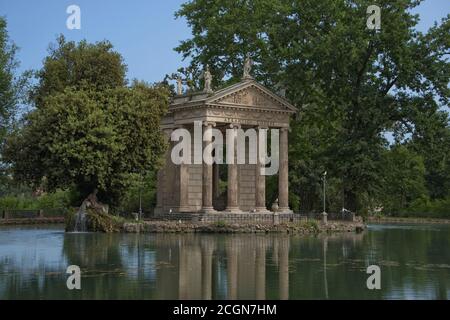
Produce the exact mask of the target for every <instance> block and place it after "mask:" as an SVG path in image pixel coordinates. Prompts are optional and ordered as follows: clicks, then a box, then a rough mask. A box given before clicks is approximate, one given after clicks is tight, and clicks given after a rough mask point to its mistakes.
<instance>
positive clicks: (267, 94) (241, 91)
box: [206, 80, 297, 113]
mask: <svg viewBox="0 0 450 320" xmlns="http://www.w3.org/2000/svg"><path fill="white" fill-rule="evenodd" d="M206 103H208V104H220V105H226V106H236V107H251V108H263V109H274V110H277V111H287V112H291V113H292V112H296V111H297V109H296V108H295V107H294V106H293V105H292V104H290V103H289V102H288V101H287V100H286V99H284V98H283V97H280V96H279V95H277V94H275V93H273V92H271V91H270V90H268V89H267V88H265V87H264V86H262V85H260V84H259V83H257V82H255V81H253V80H247V81H243V82H239V83H237V84H235V85H232V86H230V87H227V88H224V89H222V90H220V91H217V92H215V93H214V94H213V95H212V96H210V97H208V99H207V101H206Z"/></svg>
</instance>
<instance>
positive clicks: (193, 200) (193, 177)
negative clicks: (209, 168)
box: [188, 164, 203, 211]
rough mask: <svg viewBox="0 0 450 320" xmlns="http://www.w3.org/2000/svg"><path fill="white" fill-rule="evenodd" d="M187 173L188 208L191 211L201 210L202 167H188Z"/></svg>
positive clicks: (196, 165)
mask: <svg viewBox="0 0 450 320" xmlns="http://www.w3.org/2000/svg"><path fill="white" fill-rule="evenodd" d="M188 171H189V182H188V198H189V206H190V207H191V208H192V211H198V210H200V209H201V208H202V185H203V180H202V174H203V167H202V165H201V164H191V165H189V169H188Z"/></svg>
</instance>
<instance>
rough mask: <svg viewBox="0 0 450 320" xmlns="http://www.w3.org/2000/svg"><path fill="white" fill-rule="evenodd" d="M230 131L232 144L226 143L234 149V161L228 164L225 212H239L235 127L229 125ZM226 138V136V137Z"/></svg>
mask: <svg viewBox="0 0 450 320" xmlns="http://www.w3.org/2000/svg"><path fill="white" fill-rule="evenodd" d="M230 128H231V129H232V132H233V133H232V134H231V135H230V137H229V138H230V139H232V141H233V142H228V141H227V147H230V146H232V147H233V148H234V161H233V163H229V164H228V188H227V189H228V193H227V209H226V210H227V211H229V212H239V211H240V210H239V204H238V166H237V163H236V162H237V157H236V152H237V150H236V149H237V148H236V145H237V141H236V138H237V129H238V127H237V126H236V125H232V124H231V125H230ZM227 138H228V136H227Z"/></svg>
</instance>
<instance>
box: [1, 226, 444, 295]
mask: <svg viewBox="0 0 450 320" xmlns="http://www.w3.org/2000/svg"><path fill="white" fill-rule="evenodd" d="M449 248H450V226H439V225H414V226H413V225H371V226H369V229H368V230H367V231H365V232H364V233H363V234H343V235H333V236H329V237H306V238H305V237H303V238H302V237H298V236H286V235H192V234H191V235H170V234H160V235H135V234H114V235H105V234H90V233H85V234H65V233H64V232H63V230H62V227H55V226H53V227H52V226H41V227H2V228H0V299H81V298H82V299H209V298H212V299H448V298H449V297H450V249H449ZM372 264H376V265H379V266H380V268H381V286H382V288H381V290H368V289H367V287H366V279H367V277H368V275H367V274H366V268H367V266H369V265H372ZM69 265H79V266H80V267H81V270H82V278H81V290H79V291H77V290H73V291H69V290H68V289H67V287H66V279H67V277H68V275H67V274H66V273H65V271H66V268H67V266H69Z"/></svg>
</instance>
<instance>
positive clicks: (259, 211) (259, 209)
mask: <svg viewBox="0 0 450 320" xmlns="http://www.w3.org/2000/svg"><path fill="white" fill-rule="evenodd" d="M255 210H256V213H271V212H270V211H269V210H267V208H266V207H257V208H255Z"/></svg>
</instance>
